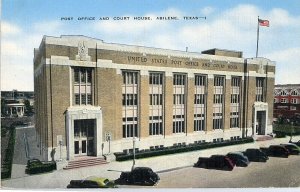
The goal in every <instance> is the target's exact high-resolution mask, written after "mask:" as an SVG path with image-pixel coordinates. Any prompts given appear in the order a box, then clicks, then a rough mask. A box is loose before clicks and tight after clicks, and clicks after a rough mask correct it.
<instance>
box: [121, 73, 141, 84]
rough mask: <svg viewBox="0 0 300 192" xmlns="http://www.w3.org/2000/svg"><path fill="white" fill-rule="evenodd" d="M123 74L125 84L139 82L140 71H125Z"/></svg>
mask: <svg viewBox="0 0 300 192" xmlns="http://www.w3.org/2000/svg"><path fill="white" fill-rule="evenodd" d="M122 76H123V84H124V85H133V84H134V85H136V84H138V72H135V71H133V72H132V71H123V73H122Z"/></svg>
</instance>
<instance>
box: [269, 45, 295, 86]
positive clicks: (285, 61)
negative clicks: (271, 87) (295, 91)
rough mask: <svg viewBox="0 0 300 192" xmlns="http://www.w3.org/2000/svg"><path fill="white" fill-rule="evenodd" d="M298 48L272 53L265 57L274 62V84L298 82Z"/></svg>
mask: <svg viewBox="0 0 300 192" xmlns="http://www.w3.org/2000/svg"><path fill="white" fill-rule="evenodd" d="M299 55H300V47H293V48H289V49H286V50H280V51H274V52H271V53H269V54H267V55H266V57H267V58H269V59H271V60H273V61H276V73H275V81H276V84H287V83H290V84H292V83H298V84H299V82H300V76H299V74H300V67H299V59H297V58H299Z"/></svg>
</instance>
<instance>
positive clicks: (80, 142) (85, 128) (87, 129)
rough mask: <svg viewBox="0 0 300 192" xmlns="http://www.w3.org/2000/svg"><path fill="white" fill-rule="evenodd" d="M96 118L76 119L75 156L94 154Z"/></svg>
mask: <svg viewBox="0 0 300 192" xmlns="http://www.w3.org/2000/svg"><path fill="white" fill-rule="evenodd" d="M95 121H96V120H95V119H81V120H74V156H85V155H87V156H93V155H95V151H94V132H95V130H94V129H95V124H96V123H95Z"/></svg>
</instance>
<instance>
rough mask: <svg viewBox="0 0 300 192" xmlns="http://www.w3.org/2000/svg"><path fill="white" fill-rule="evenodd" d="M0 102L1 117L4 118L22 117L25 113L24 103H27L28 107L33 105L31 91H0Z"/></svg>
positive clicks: (32, 93)
mask: <svg viewBox="0 0 300 192" xmlns="http://www.w3.org/2000/svg"><path fill="white" fill-rule="evenodd" d="M1 100H2V101H3V103H4V106H3V107H1V109H2V110H1V115H3V116H6V117H23V116H24V114H25V111H26V108H25V101H26V100H27V101H29V104H30V106H33V105H34V92H33V91H18V90H12V91H1Z"/></svg>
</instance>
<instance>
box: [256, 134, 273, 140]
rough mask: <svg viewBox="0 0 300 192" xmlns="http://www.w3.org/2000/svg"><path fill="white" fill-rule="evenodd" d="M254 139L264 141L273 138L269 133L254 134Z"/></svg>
mask: <svg viewBox="0 0 300 192" xmlns="http://www.w3.org/2000/svg"><path fill="white" fill-rule="evenodd" d="M254 139H255V140H256V141H266V140H272V139H274V138H273V137H272V136H270V135H259V136H256V137H255V138H254Z"/></svg>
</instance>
